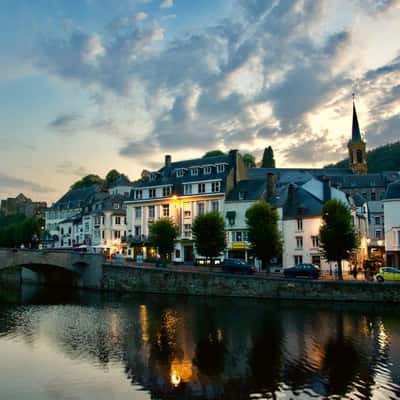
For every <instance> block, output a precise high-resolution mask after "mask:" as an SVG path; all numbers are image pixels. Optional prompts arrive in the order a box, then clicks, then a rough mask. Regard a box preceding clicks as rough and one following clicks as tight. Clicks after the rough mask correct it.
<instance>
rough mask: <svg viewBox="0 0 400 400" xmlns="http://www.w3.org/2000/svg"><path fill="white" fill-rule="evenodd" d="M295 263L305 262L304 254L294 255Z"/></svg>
mask: <svg viewBox="0 0 400 400" xmlns="http://www.w3.org/2000/svg"><path fill="white" fill-rule="evenodd" d="M294 264H295V265H298V264H303V256H294Z"/></svg>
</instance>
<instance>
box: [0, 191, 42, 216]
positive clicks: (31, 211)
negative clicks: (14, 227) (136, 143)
mask: <svg viewBox="0 0 400 400" xmlns="http://www.w3.org/2000/svg"><path fill="white" fill-rule="evenodd" d="M46 207H47V203H46V202H45V201H32V200H31V199H30V198H28V197H26V196H25V195H24V194H23V193H20V194H19V195H18V196H17V197H9V198H7V199H6V200H1V206H0V212H1V213H3V214H4V215H12V214H23V215H25V216H26V217H32V216H34V215H42V214H43V212H44V210H45V209H46Z"/></svg>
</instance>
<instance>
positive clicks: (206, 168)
mask: <svg viewBox="0 0 400 400" xmlns="http://www.w3.org/2000/svg"><path fill="white" fill-rule="evenodd" d="M203 174H204V175H210V174H211V167H204V168H203Z"/></svg>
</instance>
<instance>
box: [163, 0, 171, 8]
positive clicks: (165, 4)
mask: <svg viewBox="0 0 400 400" xmlns="http://www.w3.org/2000/svg"><path fill="white" fill-rule="evenodd" d="M173 6H174V0H164V1H163V2H162V3H161V5H160V8H171V7H173Z"/></svg>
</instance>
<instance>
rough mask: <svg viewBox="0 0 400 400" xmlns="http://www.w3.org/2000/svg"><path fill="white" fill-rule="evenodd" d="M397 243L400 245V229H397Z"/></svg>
mask: <svg viewBox="0 0 400 400" xmlns="http://www.w3.org/2000/svg"><path fill="white" fill-rule="evenodd" d="M397 245H398V246H400V231H397Z"/></svg>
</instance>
